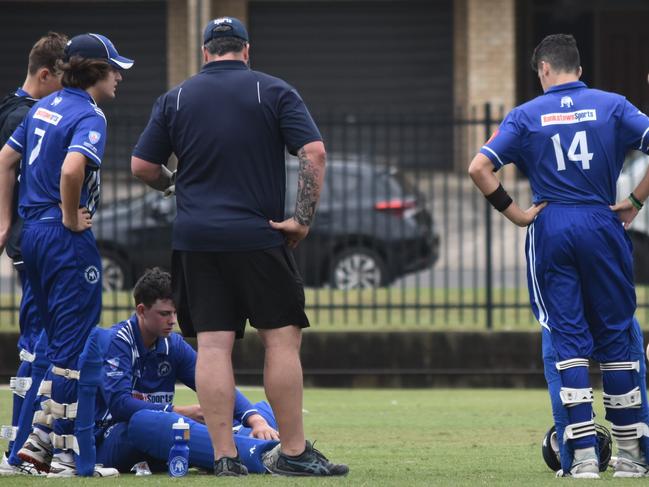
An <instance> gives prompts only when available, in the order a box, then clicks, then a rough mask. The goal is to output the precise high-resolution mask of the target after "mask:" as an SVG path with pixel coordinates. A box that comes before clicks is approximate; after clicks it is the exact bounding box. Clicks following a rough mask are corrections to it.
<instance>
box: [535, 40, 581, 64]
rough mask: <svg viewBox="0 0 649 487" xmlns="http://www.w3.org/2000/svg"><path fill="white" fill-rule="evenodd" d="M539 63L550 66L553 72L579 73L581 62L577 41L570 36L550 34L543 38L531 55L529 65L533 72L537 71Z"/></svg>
mask: <svg viewBox="0 0 649 487" xmlns="http://www.w3.org/2000/svg"><path fill="white" fill-rule="evenodd" d="M541 61H545V62H546V63H548V64H550V66H552V68H553V69H554V70H555V71H562V72H565V73H573V72H577V71H579V67H580V66H581V60H580V59H579V49H577V41H576V40H575V38H574V37H573V36H572V35H570V34H552V35H549V36H547V37H545V39H543V40H542V41H541V42H540V43H539V45H538V46H536V48H535V49H534V53H533V54H532V60H531V64H532V69H533V70H534V71H537V70H538V67H539V63H540V62H541Z"/></svg>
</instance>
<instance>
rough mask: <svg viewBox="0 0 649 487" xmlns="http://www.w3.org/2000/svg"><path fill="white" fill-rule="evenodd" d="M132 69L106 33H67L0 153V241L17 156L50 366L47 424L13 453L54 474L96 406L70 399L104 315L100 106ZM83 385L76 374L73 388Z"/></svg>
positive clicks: (31, 273)
mask: <svg viewBox="0 0 649 487" xmlns="http://www.w3.org/2000/svg"><path fill="white" fill-rule="evenodd" d="M132 65H133V61H132V60H130V59H126V58H123V57H121V56H119V54H118V53H117V50H116V49H115V47H114V46H113V44H112V43H111V42H110V40H108V39H107V38H106V37H104V36H101V35H98V34H83V35H79V36H76V37H74V38H73V39H71V41H70V42H69V43H68V45H67V47H66V51H65V62H63V63H62V64H61V65H60V68H61V70H62V72H63V76H62V81H61V84H62V85H63V86H64V89H63V90H61V91H57V92H55V93H53V94H51V95H49V96H47V97H46V98H43V99H42V100H41V101H39V102H38V103H36V105H34V107H33V108H32V109H31V110H30V112H29V113H28V115H27V117H26V118H25V119H24V121H23V122H22V123H21V124H20V126H19V127H18V128H17V129H16V131H15V132H14V133H13V135H12V136H11V138H10V139H9V141H8V142H7V144H6V145H5V146H4V147H3V148H2V151H1V152H0V244H1V245H3V246H4V244H5V243H6V239H7V231H8V229H9V226H10V223H11V209H12V202H11V195H12V191H13V187H14V182H15V177H14V173H15V170H16V166H17V164H18V162H19V161H20V159H21V158H22V159H23V161H22V171H21V181H20V185H21V187H20V197H19V203H18V206H19V213H20V216H21V217H22V218H23V219H24V222H25V225H24V233H23V239H22V241H23V257H24V261H25V267H26V270H27V275H28V278H29V280H30V282H31V284H32V288H33V292H34V296H35V299H36V302H37V304H38V307H39V308H38V309H39V314H40V315H41V317H42V318H43V325H44V328H45V331H46V333H47V336H48V339H49V345H48V349H47V358H48V360H49V361H50V362H51V363H52V368H51V369H50V371H48V373H47V375H46V377H45V380H44V383H46V381H47V383H49V381H51V391H50V395H51V400H50V401H49V402H48V403H47V404H48V414H47V415H43V416H41V418H42V419H44V418H45V416H50V418H48V419H51V418H54V421H53V423H52V424H37V425H35V428H34V433H33V434H32V435H30V438H29V440H28V442H27V443H26V444H25V448H23V450H21V452H20V453H19V456H20V457H21V458H23V459H24V460H29V461H30V462H31V463H34V464H35V465H37V468H39V469H41V470H45V471H49V472H50V475H53V476H57V475H65V476H68V475H74V474H75V473H76V467H77V465H76V463H75V455H74V454H73V452H76V453H78V452H79V443H80V442H78V441H77V440H78V438H77V436H78V430H77V428H75V422H79V418H81V417H82V415H86V414H87V413H89V414H92V412H93V411H94V403H92V404H83V403H82V402H81V401H79V402H78V403H77V394H78V390H77V389H78V387H77V386H78V384H77V382H78V381H79V378H80V374H79V366H80V361H79V357H80V355H81V354H82V351H83V349H84V345H85V343H86V341H87V339H88V337H89V336H90V334H91V331H92V329H93V328H94V327H95V326H96V325H97V324H98V323H99V315H100V312H101V275H100V273H101V260H100V257H99V252H98V250H97V245H96V242H95V238H94V236H93V234H92V231H91V230H90V227H91V218H92V215H93V214H94V212H95V209H96V208H97V203H98V201H99V191H100V188H99V184H100V178H99V169H100V167H101V163H102V157H103V154H104V147H105V144H106V118H105V116H104V114H103V112H102V111H101V109H100V108H99V107H98V106H97V103H98V102H104V101H107V100H110V99H112V98H114V97H115V90H116V88H117V84H118V82H119V81H121V79H122V77H121V74H120V70H121V69H128V68H130V67H131V66H132ZM82 382H83V377H82V381H81V382H79V386H80V387H81V386H83V385H84V384H83V383H82ZM75 418H76V419H75ZM44 422H47V423H49V421H45V420H44ZM49 433H51V434H49ZM73 433H74V434H73ZM75 435H77V436H75ZM48 439H51V443H52V445H50V442H49V441H48ZM52 446H53V447H54V449H55V456H54V459H52V457H51V455H52V453H51V447H52ZM77 459H78V458H77ZM50 462H51V464H50ZM92 472H93V470H92V467H91V470H90V473H91V474H92ZM94 473H95V475H106V474H111V473H116V471H114V470H112V469H97V470H95V471H94Z"/></svg>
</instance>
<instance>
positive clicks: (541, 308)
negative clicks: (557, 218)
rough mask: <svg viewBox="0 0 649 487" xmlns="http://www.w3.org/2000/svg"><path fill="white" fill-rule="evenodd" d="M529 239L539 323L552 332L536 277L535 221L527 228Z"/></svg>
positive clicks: (529, 258)
mask: <svg viewBox="0 0 649 487" xmlns="http://www.w3.org/2000/svg"><path fill="white" fill-rule="evenodd" d="M527 239H528V241H529V243H530V248H529V249H528V252H527V258H528V262H529V265H528V266H529V272H530V277H531V278H532V293H533V295H534V302H535V304H536V307H537V308H538V310H539V323H540V324H541V326H542V327H543V328H545V329H547V330H548V331H549V332H551V331H552V330H550V327H549V326H548V310H547V308H546V307H545V303H544V302H543V296H541V288H540V287H539V282H538V280H537V278H536V246H535V245H534V222H532V223H531V224H530V226H529V227H528V229H527Z"/></svg>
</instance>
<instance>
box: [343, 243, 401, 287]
mask: <svg viewBox="0 0 649 487" xmlns="http://www.w3.org/2000/svg"><path fill="white" fill-rule="evenodd" d="M330 280H331V286H332V287H334V288H336V289H345V290H347V289H367V288H373V287H379V286H383V285H385V284H387V282H388V271H387V267H386V265H385V262H384V261H383V258H382V257H381V256H380V255H379V254H378V253H376V252H375V251H374V250H371V249H368V248H366V247H353V248H349V249H345V250H343V251H342V252H340V253H338V254H336V255H335V256H334V258H333V260H332V262H331V279H330Z"/></svg>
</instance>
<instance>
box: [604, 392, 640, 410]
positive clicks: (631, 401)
mask: <svg viewBox="0 0 649 487" xmlns="http://www.w3.org/2000/svg"><path fill="white" fill-rule="evenodd" d="M602 395H603V397H604V407H606V408H607V409H609V408H610V409H626V408H639V407H640V406H641V405H642V396H641V394H640V387H635V388H633V389H632V390H630V391H629V392H627V393H626V394H620V395H618V396H615V395H613V394H606V392H604V393H603V394H602Z"/></svg>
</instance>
